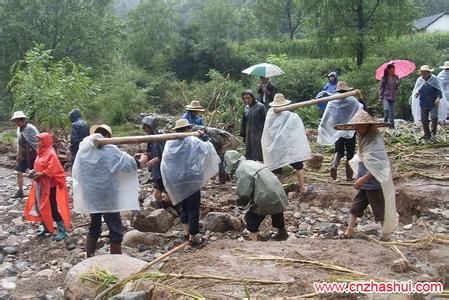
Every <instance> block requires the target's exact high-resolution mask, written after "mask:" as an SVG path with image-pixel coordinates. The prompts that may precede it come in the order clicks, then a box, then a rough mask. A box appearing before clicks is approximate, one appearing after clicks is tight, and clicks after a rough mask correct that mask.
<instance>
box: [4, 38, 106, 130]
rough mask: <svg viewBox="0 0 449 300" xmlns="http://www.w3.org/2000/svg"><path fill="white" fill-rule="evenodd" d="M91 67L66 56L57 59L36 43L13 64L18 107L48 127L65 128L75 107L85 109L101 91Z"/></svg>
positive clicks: (12, 89) (12, 81) (15, 107)
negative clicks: (92, 75)
mask: <svg viewBox="0 0 449 300" xmlns="http://www.w3.org/2000/svg"><path fill="white" fill-rule="evenodd" d="M89 72H90V69H89V68H86V67H84V66H81V65H77V64H75V63H73V62H72V61H71V60H70V59H68V58H64V59H62V60H60V61H56V62H55V61H54V59H53V57H52V55H51V51H50V50H44V45H36V46H35V47H33V48H32V49H30V50H29V51H27V53H26V54H25V57H24V59H23V60H21V61H19V62H17V63H16V64H14V66H13V67H12V79H11V81H10V82H9V85H8V86H9V88H10V90H11V94H12V96H13V101H14V109H15V110H23V111H25V112H26V113H28V115H29V116H30V117H31V118H32V119H33V120H34V121H36V122H37V123H39V124H40V125H41V126H43V127H46V128H48V129H50V128H52V129H55V128H61V129H63V128H64V127H65V126H66V125H68V123H69V118H68V113H69V111H70V110H71V109H72V108H74V107H79V108H80V109H81V110H85V109H86V108H87V105H88V104H89V103H90V101H91V100H92V98H93V97H94V96H95V94H96V93H97V92H98V88H97V86H96V85H95V82H94V81H93V80H92V79H91V78H90V76H89Z"/></svg>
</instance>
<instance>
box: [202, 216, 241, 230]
mask: <svg viewBox="0 0 449 300" xmlns="http://www.w3.org/2000/svg"><path fill="white" fill-rule="evenodd" d="M203 229H204V230H205V231H211V232H226V231H241V230H242V229H243V224H242V222H241V221H240V219H238V218H236V217H233V216H231V215H230V214H227V213H221V212H210V213H208V214H207V215H206V217H205V218H204V221H203Z"/></svg>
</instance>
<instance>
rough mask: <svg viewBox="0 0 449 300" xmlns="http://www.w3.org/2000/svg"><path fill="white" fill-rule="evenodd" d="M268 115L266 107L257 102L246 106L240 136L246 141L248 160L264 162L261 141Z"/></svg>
mask: <svg viewBox="0 0 449 300" xmlns="http://www.w3.org/2000/svg"><path fill="white" fill-rule="evenodd" d="M266 114H267V110H266V108H265V106H264V105H263V104H262V103H260V102H258V101H256V100H255V101H254V103H253V104H252V105H251V106H248V105H247V106H245V111H244V112H243V118H242V127H241V129H240V136H241V137H243V138H244V139H245V145H246V154H245V157H246V159H250V160H257V161H263V155H262V144H261V139H262V132H263V126H264V124H265V116H266Z"/></svg>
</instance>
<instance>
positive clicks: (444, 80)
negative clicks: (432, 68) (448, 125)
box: [438, 69, 449, 116]
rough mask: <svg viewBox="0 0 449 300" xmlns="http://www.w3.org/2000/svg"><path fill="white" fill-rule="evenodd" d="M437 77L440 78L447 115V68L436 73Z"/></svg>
mask: <svg viewBox="0 0 449 300" xmlns="http://www.w3.org/2000/svg"><path fill="white" fill-rule="evenodd" d="M438 79H439V80H440V85H441V91H442V94H443V99H444V100H445V103H446V107H447V115H448V116H449V69H447V70H443V71H441V72H440V73H439V74H438Z"/></svg>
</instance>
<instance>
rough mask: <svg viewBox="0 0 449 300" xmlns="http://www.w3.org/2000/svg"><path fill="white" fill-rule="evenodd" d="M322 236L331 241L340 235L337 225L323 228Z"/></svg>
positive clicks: (321, 230)
mask: <svg viewBox="0 0 449 300" xmlns="http://www.w3.org/2000/svg"><path fill="white" fill-rule="evenodd" d="M319 233H320V234H322V235H323V236H324V237H325V238H328V239H331V238H333V237H334V236H336V235H337V234H338V228H337V225H335V224H330V225H326V226H323V227H321V229H320V231H319Z"/></svg>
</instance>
